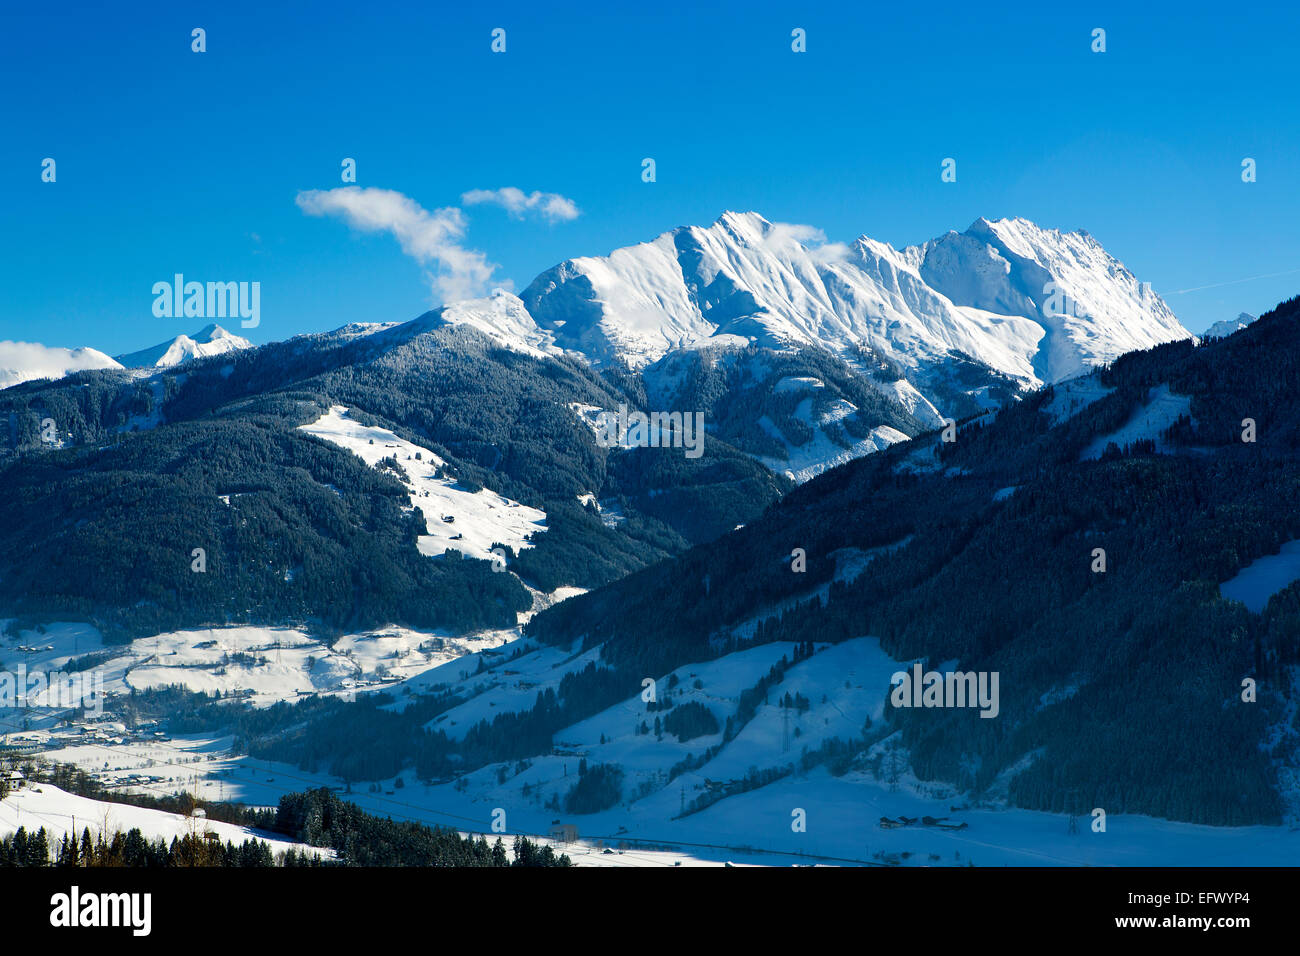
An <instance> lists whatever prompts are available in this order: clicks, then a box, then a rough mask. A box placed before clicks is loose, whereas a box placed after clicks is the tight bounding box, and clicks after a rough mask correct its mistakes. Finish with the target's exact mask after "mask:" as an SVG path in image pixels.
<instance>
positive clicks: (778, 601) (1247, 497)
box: [526, 299, 1300, 824]
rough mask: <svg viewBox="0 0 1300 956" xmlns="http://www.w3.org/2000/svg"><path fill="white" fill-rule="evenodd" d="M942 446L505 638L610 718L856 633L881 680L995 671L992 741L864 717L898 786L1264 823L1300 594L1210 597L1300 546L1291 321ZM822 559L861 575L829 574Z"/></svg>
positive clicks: (925, 443)
mask: <svg viewBox="0 0 1300 956" xmlns="http://www.w3.org/2000/svg"><path fill="white" fill-rule="evenodd" d="M949 437H951V438H953V439H955V440H952V441H944V440H943V435H942V434H941V433H940V432H934V433H930V434H928V435H926V436H924V437H922V438H919V439H917V440H915V441H912V442H908V443H905V444H899V445H895V446H893V447H891V448H889V449H887V450H885V451H882V452H880V453H878V454H875V455H872V456H870V457H868V458H863V459H860V460H856V461H853V462H851V463H849V464H846V465H844V466H842V467H839V468H836V469H834V470H832V471H830V472H828V473H826V474H824V475H822V476H821V477H819V478H816V479H814V480H812V481H810V482H808V483H807V484H805V485H802V486H801V487H799V488H797V489H795V490H794V491H792V492H791V493H790V494H789V495H787V496H786V497H785V498H783V499H782V500H781V501H780V502H779V503H777V504H776V505H774V506H772V507H771V508H769V509H768V510H767V512H766V513H765V514H764V515H763V516H762V517H761V518H759V519H757V520H755V521H753V522H751V523H750V524H748V525H747V526H746V527H744V528H742V529H739V530H737V531H735V532H733V533H731V534H728V535H726V536H724V537H722V538H720V539H718V540H715V541H712V542H707V543H704V544H701V545H700V546H698V547H695V548H693V549H691V550H690V551H688V552H687V553H685V554H683V555H680V556H678V557H676V558H674V559H672V560H669V561H665V562H663V563H660V564H658V565H655V566H653V567H650V568H647V569H644V570H642V571H639V572H637V573H635V574H632V575H629V576H628V577H626V578H624V579H623V580H621V581H619V582H617V583H615V584H612V585H610V586H607V587H605V588H601V589H599V590H596V591H593V592H591V593H588V594H585V595H582V596H579V597H577V598H574V599H572V600H570V601H568V602H565V603H564V604H561V605H559V606H557V607H555V608H553V609H551V610H549V611H546V612H544V613H542V614H541V615H539V616H538V617H536V618H535V619H534V620H533V621H532V622H531V623H530V624H529V626H528V627H527V629H526V633H527V634H528V635H529V636H530V637H533V638H536V639H540V640H542V641H545V642H551V643H554V644H557V645H565V644H567V642H570V641H573V640H574V639H580V640H581V642H582V646H584V647H587V648H596V647H599V648H600V653H601V657H602V661H603V664H604V666H605V667H607V668H609V669H610V672H611V675H613V674H622V675H624V680H625V681H626V686H627V687H628V688H629V693H631V692H632V690H634V688H635V686H636V683H635V681H636V677H637V675H642V674H659V673H664V672H666V671H668V670H670V669H672V668H674V667H677V666H679V665H681V664H683V663H685V662H691V661H704V660H709V659H712V658H717V657H720V656H722V655H724V654H728V653H731V652H734V651H736V650H737V649H740V648H743V647H747V646H751V645H753V644H762V643H766V642H771V641H793V642H796V643H798V644H800V645H802V644H803V643H804V642H814V641H815V642H825V641H830V642H839V641H844V640H847V639H850V638H854V637H859V636H862V635H875V636H878V637H879V638H880V640H881V642H882V646H883V647H884V649H885V650H886V651H888V652H889V653H890V654H891V655H892V656H894V657H895V658H897V659H899V660H912V659H917V658H920V659H923V660H924V661H925V662H926V667H927V668H929V667H935V668H938V667H939V666H940V665H941V663H942V662H954V661H955V662H958V664H959V665H960V668H961V669H962V670H966V671H996V672H999V673H1000V677H1001V712H1000V715H999V718H998V719H995V720H985V719H980V718H979V716H978V714H977V713H976V712H974V711H971V710H964V709H955V708H936V709H912V710H904V709H898V710H893V709H891V708H886V711H887V717H888V719H889V720H891V721H892V722H893V725H894V726H895V727H896V728H898V729H901V731H902V740H903V741H904V743H905V744H906V746H907V748H908V752H909V754H910V759H911V761H912V764H913V767H914V768H915V770H916V772H917V774H918V775H919V776H920V777H921V778H923V779H934V780H944V781H949V782H953V783H956V784H958V785H960V786H961V787H963V788H968V789H970V790H972V791H974V792H977V793H978V792H981V791H983V790H985V789H987V788H988V787H989V786H990V785H991V784H992V783H993V781H994V780H995V779H996V778H998V777H999V775H1006V774H1009V775H1010V779H1009V788H1008V794H1009V797H1010V799H1011V800H1012V801H1013V802H1015V803H1017V804H1019V805H1021V806H1024V807H1028V808H1035V809H1046V810H1069V811H1071V812H1081V811H1080V810H1079V808H1078V807H1076V806H1074V805H1073V804H1074V803H1076V802H1077V801H1079V800H1083V799H1087V800H1089V801H1095V804H1094V803H1093V802H1090V803H1089V804H1088V807H1091V806H1093V805H1103V806H1106V807H1107V808H1111V809H1112V810H1113V809H1114V808H1119V809H1120V810H1122V811H1124V812H1138V813H1147V814H1153V815H1157V816H1164V817H1170V818H1176V819H1184V820H1194V821H1200V822H1210V823H1221V824H1222V823H1232V824H1241V823H1249V822H1275V821H1277V820H1278V819H1279V818H1280V814H1281V807H1282V799H1283V797H1282V795H1280V793H1279V777H1278V768H1279V767H1283V766H1291V765H1294V763H1295V760H1296V753H1297V739H1300V738H1298V737H1297V727H1296V726H1295V724H1294V721H1293V720H1292V719H1291V717H1290V715H1292V714H1294V712H1295V711H1294V708H1293V707H1292V706H1291V703H1290V702H1292V701H1293V700H1294V693H1295V688H1294V686H1293V683H1292V681H1293V675H1294V667H1295V665H1296V664H1297V663H1300V584H1296V583H1292V584H1291V585H1290V586H1288V587H1284V588H1282V589H1281V590H1280V591H1278V592H1277V593H1275V594H1273V595H1272V597H1271V599H1270V600H1268V601H1267V604H1266V605H1264V604H1263V602H1262V601H1261V602H1260V607H1259V609H1258V612H1255V611H1252V610H1249V609H1248V608H1247V607H1246V606H1245V605H1244V604H1242V603H1240V602H1239V601H1237V600H1232V599H1229V598H1228V597H1225V596H1224V594H1223V593H1221V592H1220V585H1221V584H1223V583H1224V582H1227V581H1229V580H1230V579H1233V578H1234V577H1235V576H1236V575H1237V574H1238V573H1239V572H1240V571H1241V570H1242V569H1243V568H1246V567H1247V566H1249V565H1250V564H1251V563H1252V562H1254V561H1256V560H1257V559H1259V558H1261V557H1264V556H1267V555H1270V554H1274V553H1276V552H1277V551H1278V549H1279V548H1280V547H1281V546H1282V545H1283V544H1284V543H1286V542H1288V541H1291V540H1294V539H1296V538H1298V537H1300V299H1293V300H1291V301H1289V302H1287V303H1284V304H1283V305H1281V306H1279V307H1278V308H1277V309H1275V310H1274V311H1272V312H1271V313H1268V314H1266V315H1264V316H1261V317H1260V319H1259V320H1258V321H1257V322H1255V323H1254V324H1252V325H1250V326H1249V327H1247V328H1245V329H1243V330H1242V331H1240V332H1238V333H1237V334H1235V335H1232V336H1230V337H1228V338H1225V339H1219V340H1215V341H1209V342H1206V343H1204V344H1200V345H1198V344H1196V343H1193V342H1191V341H1180V342H1173V343H1169V344H1166V345H1161V346H1157V347H1155V348H1152V349H1149V350H1146V351H1139V352H1134V353H1130V354H1128V355H1125V356H1122V357H1121V358H1119V359H1118V360H1116V361H1115V362H1113V363H1112V364H1110V365H1109V366H1107V367H1105V368H1104V369H1102V370H1100V371H1098V372H1096V373H1094V374H1093V375H1092V376H1090V377H1087V378H1082V379H1076V380H1073V381H1070V382H1066V383H1063V384H1061V385H1059V386H1057V387H1055V388H1047V389H1045V390H1043V391H1041V392H1039V393H1036V394H1034V395H1032V396H1031V397H1029V398H1027V399H1026V400H1024V401H1021V402H1019V403H1016V404H1014V405H1011V406H1009V407H1007V408H1005V409H1003V410H1002V411H1001V412H1000V413H998V414H996V415H992V414H990V415H984V416H979V417H975V418H972V419H969V420H967V421H966V422H964V423H963V424H962V426H961V427H960V429H959V430H957V431H956V433H955V435H951V434H950V435H949ZM796 549H802V551H803V552H804V553H805V554H806V562H807V565H806V566H807V570H806V571H805V572H803V573H799V572H798V571H797V569H795V567H794V565H795V564H796V562H795V561H793V560H792V556H793V554H794V553H795V551H796ZM846 553H860V554H869V555H872V556H873V560H871V563H870V564H869V565H868V566H867V568H866V570H865V572H864V573H861V574H859V575H857V576H856V577H847V576H844V575H839V574H837V573H836V569H837V557H840V556H843V555H845V554H846ZM819 591H820V595H819V593H818V592H819ZM665 609H671V613H664V612H665ZM773 609H775V610H773ZM746 625H748V626H746ZM1251 682H1255V683H1254V684H1251ZM1243 687H1245V688H1246V689H1245V690H1243ZM1252 687H1253V692H1252V690H1251V688H1252ZM1247 697H1250V698H1252V699H1253V700H1250V701H1248V700H1247V699H1246V698H1247ZM579 716H580V715H579ZM1079 794H1087V795H1088V796H1087V797H1080V796H1078V795H1079ZM1085 809H1086V808H1085Z"/></svg>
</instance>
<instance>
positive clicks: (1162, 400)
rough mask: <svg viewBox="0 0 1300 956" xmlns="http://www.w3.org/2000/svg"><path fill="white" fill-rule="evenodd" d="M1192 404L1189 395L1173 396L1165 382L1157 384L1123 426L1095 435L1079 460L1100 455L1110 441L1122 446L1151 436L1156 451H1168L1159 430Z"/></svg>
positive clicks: (1161, 431) (1164, 429)
mask: <svg viewBox="0 0 1300 956" xmlns="http://www.w3.org/2000/svg"><path fill="white" fill-rule="evenodd" d="M1191 406H1192V400H1191V398H1190V397H1189V396H1187V395H1175V394H1174V393H1173V392H1171V391H1170V390H1169V386H1168V385H1158V386H1156V387H1155V388H1153V389H1152V390H1151V392H1150V394H1149V395H1148V396H1147V400H1146V401H1145V402H1143V403H1142V404H1141V405H1140V406H1138V408H1137V410H1136V411H1134V412H1133V415H1132V416H1131V417H1130V418H1129V420H1128V421H1127V422H1125V423H1124V425H1123V426H1122V427H1120V428H1119V429H1118V430H1116V431H1113V432H1111V433H1110V434H1109V435H1100V436H1098V437H1097V438H1094V439H1093V440H1092V442H1091V443H1089V445H1088V447H1087V448H1085V449H1084V450H1083V452H1082V453H1081V454H1080V456H1079V460H1080V461H1086V460H1088V459H1096V458H1100V457H1101V456H1102V453H1103V452H1105V450H1106V446H1107V445H1109V444H1110V443H1111V442H1114V443H1115V444H1116V445H1118V446H1119V447H1120V448H1123V447H1125V446H1126V445H1131V444H1133V442H1135V441H1138V440H1140V439H1144V438H1150V439H1153V440H1154V441H1155V443H1156V450H1157V451H1159V452H1168V451H1169V450H1170V449H1169V446H1168V444H1167V443H1166V442H1165V440H1164V439H1163V438H1162V437H1161V436H1162V433H1163V432H1164V431H1166V430H1167V429H1168V428H1169V427H1170V426H1171V425H1173V423H1174V422H1176V421H1177V420H1178V419H1179V418H1180V417H1182V416H1183V415H1189V414H1191Z"/></svg>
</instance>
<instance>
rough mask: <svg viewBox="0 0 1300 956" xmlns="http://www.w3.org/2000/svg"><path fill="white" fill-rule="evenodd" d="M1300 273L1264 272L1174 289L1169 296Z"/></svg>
mask: <svg viewBox="0 0 1300 956" xmlns="http://www.w3.org/2000/svg"><path fill="white" fill-rule="evenodd" d="M1297 272H1300V269H1287V270H1286V271H1285V272H1265V273H1264V274H1263V275H1258V276H1246V278H1244V279H1229V280H1228V281H1227V282H1212V283H1210V284H1209V285H1198V286H1193V287H1192V288H1190V289H1175V290H1174V291H1173V292H1170V293H1169V295H1186V294H1187V293H1188V292H1204V291H1205V290H1206V289H1221V288H1223V287H1224V286H1225V285H1240V284H1241V283H1243V282H1254V281H1255V280H1256V279H1273V278H1276V277H1277V276H1291V275H1295V274H1296V273H1297Z"/></svg>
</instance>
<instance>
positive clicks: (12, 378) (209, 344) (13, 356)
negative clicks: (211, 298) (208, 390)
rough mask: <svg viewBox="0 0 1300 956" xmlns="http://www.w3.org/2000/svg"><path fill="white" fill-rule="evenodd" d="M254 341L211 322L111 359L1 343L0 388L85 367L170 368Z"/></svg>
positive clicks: (84, 350) (89, 352)
mask: <svg viewBox="0 0 1300 956" xmlns="http://www.w3.org/2000/svg"><path fill="white" fill-rule="evenodd" d="M252 345H253V343H251V342H249V341H248V340H247V339H243V338H240V337H239V336H238V335H231V334H230V333H229V332H227V331H226V330H225V329H223V328H222V327H221V326H219V325H209V326H206V327H204V328H203V329H201V330H199V331H198V332H195V333H194V334H193V335H178V336H176V338H174V339H170V340H168V341H166V342H160V343H159V344H158V345H155V346H153V347H151V348H147V349H141V350H140V351H138V352H129V353H127V354H126V355H119V356H117V357H116V358H109V357H108V356H107V355H105V354H104V353H103V352H100V351H97V350H95V349H92V348H79V349H65V348H58V347H52V346H46V345H40V344H37V343H35V342H0V388H8V387H9V386H11V385H18V384H19V383H21V382H29V381H31V380H33V379H43V378H48V379H59V378H63V377H64V376H65V375H71V374H73V373H74V372H81V371H85V370H86V369H103V368H132V369H134V368H171V367H173V366H176V365H180V364H181V363H182V362H188V361H189V360H191V359H195V358H207V357H209V356H212V355H222V354H224V353H226V352H230V351H233V350H235V349H247V348H252Z"/></svg>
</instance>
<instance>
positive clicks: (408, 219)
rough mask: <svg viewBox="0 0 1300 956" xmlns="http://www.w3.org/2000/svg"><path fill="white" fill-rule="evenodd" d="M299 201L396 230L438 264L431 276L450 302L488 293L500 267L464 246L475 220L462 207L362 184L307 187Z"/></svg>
mask: <svg viewBox="0 0 1300 956" xmlns="http://www.w3.org/2000/svg"><path fill="white" fill-rule="evenodd" d="M296 201H297V203H298V208H299V209H301V210H302V211H303V212H305V213H306V214H307V215H309V216H336V217H338V218H340V219H343V220H344V221H345V222H347V223H348V225H350V226H352V227H353V228H354V229H359V230H361V231H363V232H389V233H392V234H393V236H395V237H396V238H397V241H398V242H399V243H400V244H401V246H402V251H403V252H404V253H406V254H407V255H408V256H410V257H411V258H412V259H414V260H416V261H417V262H419V263H420V264H421V265H424V266H433V267H435V269H436V271H435V272H432V273H431V274H430V281H431V282H432V284H433V287H434V289H435V290H436V291H437V292H438V293H439V294H440V295H441V296H442V299H443V301H445V302H451V301H455V300H456V299H468V298H472V297H474V296H477V295H482V294H483V293H484V292H486V291H487V287H488V284H489V283H490V282H491V280H492V274H493V273H494V272H495V271H496V268H497V267H496V265H495V264H493V263H491V262H488V261H487V256H486V255H485V254H484V253H482V252H480V251H479V250H477V249H468V248H466V247H465V246H464V245H462V242H461V240H463V239H464V238H465V229H466V227H467V226H468V224H469V221H468V219H467V218H466V216H465V213H464V212H463V211H461V210H460V209H457V208H454V207H449V208H446V209H435V210H433V211H432V212H430V211H429V210H427V209H425V208H424V207H423V206H421V205H420V204H419V203H418V202H416V201H415V200H414V199H411V198H410V197H409V196H405V195H403V194H402V193H399V192H396V191H394V190H391V189H376V188H374V187H367V188H365V189H362V188H361V187H358V186H342V187H339V188H338V189H328V190H319V189H311V190H306V191H304V192H300V193H298V196H297V200H296Z"/></svg>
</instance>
